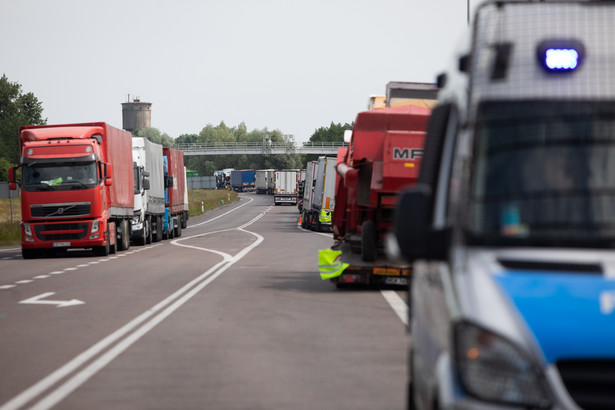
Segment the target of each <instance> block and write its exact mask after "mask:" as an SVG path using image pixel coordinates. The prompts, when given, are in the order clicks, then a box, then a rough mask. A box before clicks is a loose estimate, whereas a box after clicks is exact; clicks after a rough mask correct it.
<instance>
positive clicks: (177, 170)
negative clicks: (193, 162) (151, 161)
mask: <svg viewBox="0 0 615 410" xmlns="http://www.w3.org/2000/svg"><path fill="white" fill-rule="evenodd" d="M162 154H163V156H164V157H163V167H164V175H165V195H164V197H165V214H164V224H163V229H162V235H163V237H164V238H169V239H170V238H174V237H180V236H181V235H182V228H186V227H187V222H188V211H187V210H186V207H185V199H186V192H187V191H186V171H185V168H184V153H183V152H181V151H178V150H175V149H173V148H169V147H163V148H162Z"/></svg>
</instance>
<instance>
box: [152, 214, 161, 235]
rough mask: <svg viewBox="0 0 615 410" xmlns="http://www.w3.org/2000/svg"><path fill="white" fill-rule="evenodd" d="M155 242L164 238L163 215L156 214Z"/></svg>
mask: <svg viewBox="0 0 615 410" xmlns="http://www.w3.org/2000/svg"><path fill="white" fill-rule="evenodd" d="M153 240H154V242H160V241H161V240H162V216H160V215H158V216H156V235H154V237H153Z"/></svg>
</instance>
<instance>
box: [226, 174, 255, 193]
mask: <svg viewBox="0 0 615 410" xmlns="http://www.w3.org/2000/svg"><path fill="white" fill-rule="evenodd" d="M254 179H255V172H254V170H253V169H243V170H234V171H231V189H232V190H233V191H237V192H243V191H251V190H253V189H254Z"/></svg>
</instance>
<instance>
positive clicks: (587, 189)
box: [467, 101, 615, 247]
mask: <svg viewBox="0 0 615 410" xmlns="http://www.w3.org/2000/svg"><path fill="white" fill-rule="evenodd" d="M474 141H475V142H474V156H473V158H474V163H473V168H472V179H471V198H470V207H469V209H468V211H469V214H468V226H467V228H468V233H469V237H470V239H471V241H473V242H478V243H480V244H484V245H499V244H506V245H515V244H518V245H521V246H526V245H537V246H564V247H568V246H574V247H577V246H581V247H583V246H596V245H598V246H604V247H611V246H613V245H615V104H614V103H613V102H603V103H594V102H591V103H590V102H586V101H576V102H571V101H565V102H564V101H560V102H555V101H532V102H527V101H525V102H497V103H494V102H490V103H484V104H483V105H482V106H480V107H479V115H478V120H477V124H476V135H475V140H474Z"/></svg>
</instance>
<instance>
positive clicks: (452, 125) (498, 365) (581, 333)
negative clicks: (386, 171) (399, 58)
mask: <svg viewBox="0 0 615 410" xmlns="http://www.w3.org/2000/svg"><path fill="white" fill-rule="evenodd" d="M438 82H439V85H440V93H439V100H438V105H437V106H436V107H435V109H434V110H433V112H432V116H431V119H430V123H429V127H428V132H427V137H426V139H425V141H426V142H425V144H426V145H425V152H424V157H423V162H422V165H421V172H420V177H419V181H418V184H417V185H416V186H415V187H413V188H412V189H411V190H409V191H407V192H405V193H404V194H402V195H401V197H400V199H399V202H398V208H397V212H396V226H395V231H396V238H397V245H398V246H399V248H400V250H401V252H402V254H403V255H404V256H405V257H406V258H407V259H409V260H411V261H414V277H413V283H412V289H411V296H410V303H411V305H410V309H409V310H410V323H411V324H410V335H411V337H410V339H411V340H410V355H409V362H410V366H409V369H410V377H409V396H410V397H409V407H410V408H415V407H416V408H420V409H429V408H444V409H470V408H472V409H488V408H502V409H509V408H510V409H514V408H528V409H529V408H532V409H615V2H613V1H602V2H600V1H581V0H577V1H564V0H559V1H557V0H555V1H549V0H547V1H530V0H517V1H513V0H509V1H501V0H498V1H486V2H484V3H482V4H481V5H480V6H478V7H477V9H476V12H475V16H474V20H473V23H472V26H471V29H470V30H469V37H468V41H467V45H466V47H465V49H462V50H461V52H460V53H459V55H457V56H455V61H454V64H453V66H452V68H451V69H450V70H448V71H447V72H446V73H445V74H443V75H441V76H439V77H438Z"/></svg>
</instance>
